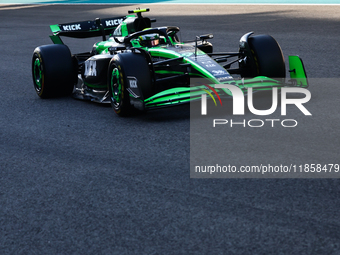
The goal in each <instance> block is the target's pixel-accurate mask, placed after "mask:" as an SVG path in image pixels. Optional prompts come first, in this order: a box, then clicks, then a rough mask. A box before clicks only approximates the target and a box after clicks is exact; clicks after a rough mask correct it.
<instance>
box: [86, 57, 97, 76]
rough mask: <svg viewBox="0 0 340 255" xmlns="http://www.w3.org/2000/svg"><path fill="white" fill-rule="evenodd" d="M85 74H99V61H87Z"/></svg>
mask: <svg viewBox="0 0 340 255" xmlns="http://www.w3.org/2000/svg"><path fill="white" fill-rule="evenodd" d="M84 75H85V76H97V62H96V61H94V60H87V61H85V72H84Z"/></svg>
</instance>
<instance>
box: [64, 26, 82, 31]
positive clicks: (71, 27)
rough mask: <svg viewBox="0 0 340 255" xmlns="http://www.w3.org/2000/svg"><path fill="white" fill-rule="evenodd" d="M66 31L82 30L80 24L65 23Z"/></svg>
mask: <svg viewBox="0 0 340 255" xmlns="http://www.w3.org/2000/svg"><path fill="white" fill-rule="evenodd" d="M63 30H64V31H77V30H81V26H80V24H73V25H63Z"/></svg>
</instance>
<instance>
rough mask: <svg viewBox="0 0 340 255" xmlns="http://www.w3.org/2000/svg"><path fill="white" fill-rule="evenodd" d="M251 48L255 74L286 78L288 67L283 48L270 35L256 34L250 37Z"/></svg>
mask: <svg viewBox="0 0 340 255" xmlns="http://www.w3.org/2000/svg"><path fill="white" fill-rule="evenodd" d="M248 43H249V48H250V51H251V54H252V56H253V59H254V63H255V66H253V67H252V69H253V70H252V73H253V76H267V77H270V78H285V77H286V67H285V61H284V57H283V54H282V50H281V48H280V46H279V44H278V43H277V41H276V40H275V39H274V38H273V37H271V36H270V35H256V36H252V37H250V38H249V39H248Z"/></svg>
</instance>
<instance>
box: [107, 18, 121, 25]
mask: <svg viewBox="0 0 340 255" xmlns="http://www.w3.org/2000/svg"><path fill="white" fill-rule="evenodd" d="M122 22H123V19H111V20H106V21H105V25H106V26H107V27H113V26H118V25H119V24H120V23H122Z"/></svg>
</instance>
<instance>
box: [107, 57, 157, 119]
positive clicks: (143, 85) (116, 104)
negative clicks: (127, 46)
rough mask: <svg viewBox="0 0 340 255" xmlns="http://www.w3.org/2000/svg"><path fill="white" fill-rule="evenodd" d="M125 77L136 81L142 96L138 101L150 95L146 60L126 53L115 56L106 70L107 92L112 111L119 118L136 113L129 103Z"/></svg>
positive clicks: (149, 80) (150, 85)
mask: <svg viewBox="0 0 340 255" xmlns="http://www.w3.org/2000/svg"><path fill="white" fill-rule="evenodd" d="M127 77H134V78H135V79H136V80H138V87H139V90H140V92H141V93H142V95H141V96H140V98H139V99H140V100H143V99H145V98H148V97H150V96H151V95H152V91H153V90H152V82H151V75H150V69H149V66H148V63H147V60H146V59H145V57H144V56H143V55H142V54H137V53H134V52H126V53H120V54H117V55H115V56H114V57H113V58H112V60H111V62H110V64H109V70H108V91H109V97H110V101H111V106H112V108H113V110H114V111H115V112H116V113H117V114H118V115H119V116H129V115H131V114H133V113H136V109H135V108H134V107H133V106H132V105H131V103H130V98H129V97H130V95H129V92H128V90H127V89H128V86H129V85H128V79H127Z"/></svg>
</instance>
